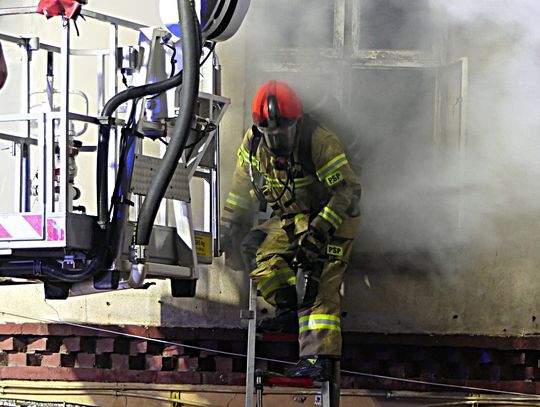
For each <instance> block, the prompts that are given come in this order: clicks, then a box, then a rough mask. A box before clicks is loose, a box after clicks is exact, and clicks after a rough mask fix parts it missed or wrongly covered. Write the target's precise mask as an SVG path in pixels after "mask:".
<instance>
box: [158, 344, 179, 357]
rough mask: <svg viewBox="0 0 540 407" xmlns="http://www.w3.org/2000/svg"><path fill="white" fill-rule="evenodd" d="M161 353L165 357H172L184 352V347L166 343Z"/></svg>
mask: <svg viewBox="0 0 540 407" xmlns="http://www.w3.org/2000/svg"><path fill="white" fill-rule="evenodd" d="M161 354H162V355H163V356H164V357H171V356H177V355H183V354H184V348H183V347H182V346H179V345H165V347H164V348H163V352H161Z"/></svg>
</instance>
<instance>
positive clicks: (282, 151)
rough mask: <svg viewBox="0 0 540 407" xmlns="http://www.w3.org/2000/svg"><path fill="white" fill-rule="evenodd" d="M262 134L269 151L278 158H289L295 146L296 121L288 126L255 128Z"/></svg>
mask: <svg viewBox="0 0 540 407" xmlns="http://www.w3.org/2000/svg"><path fill="white" fill-rule="evenodd" d="M257 128H258V129H259V131H260V132H261V133H262V134H263V137H264V142H265V143H266V146H267V147H268V148H269V149H270V151H271V152H272V153H273V154H274V155H276V156H278V157H289V156H290V155H291V154H292V153H293V151H294V147H295V145H296V130H297V121H294V123H292V124H289V125H288V126H278V127H262V126H259V127H257Z"/></svg>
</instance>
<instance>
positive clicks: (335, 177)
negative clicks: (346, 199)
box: [325, 171, 343, 187]
mask: <svg viewBox="0 0 540 407" xmlns="http://www.w3.org/2000/svg"><path fill="white" fill-rule="evenodd" d="M325 181H326V183H327V184H328V186H329V187H332V186H334V185H336V184H339V183H340V182H341V181H343V174H342V173H341V171H337V172H334V173H333V174H330V175H329V176H327V177H326V178H325Z"/></svg>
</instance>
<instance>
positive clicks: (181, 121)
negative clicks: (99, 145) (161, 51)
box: [134, 1, 201, 245]
mask: <svg viewBox="0 0 540 407" xmlns="http://www.w3.org/2000/svg"><path fill="white" fill-rule="evenodd" d="M179 11H180V21H181V22H185V23H183V24H181V27H182V36H181V41H182V65H183V72H184V80H183V84H182V88H181V89H180V111H179V113H178V118H177V119H176V124H175V126H174V129H173V133H172V135H171V140H170V141H169V145H168V147H167V151H166V152H165V155H164V156H163V160H162V161H161V165H160V166H159V169H158V170H157V172H156V175H155V176H154V179H153V180H152V183H151V184H150V187H149V188H148V192H147V195H146V198H145V200H144V202H143V204H142V206H141V210H140V212H139V218H138V220H137V229H136V233H135V236H134V237H135V239H134V240H135V241H134V243H135V244H138V245H147V244H148V242H149V241H150V235H151V233H152V226H153V224H154V220H155V218H156V215H157V212H158V210H159V205H160V203H161V200H162V199H163V196H164V195H165V191H166V189H167V186H168V185H169V182H170V181H171V179H172V177H173V175H174V172H175V170H176V167H177V165H178V160H180V157H181V156H182V152H183V150H184V147H185V145H186V142H187V140H188V134H189V130H190V129H191V124H192V122H193V118H194V114H195V106H196V102H197V96H198V93H199V59H200V56H201V46H200V44H201V39H200V37H199V35H200V31H199V29H198V21H197V18H196V16H195V10H194V9H193V5H192V4H191V2H190V1H181V2H179ZM188 21H189V24H188V23H187V22H188Z"/></svg>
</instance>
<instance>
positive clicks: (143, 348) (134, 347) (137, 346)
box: [129, 339, 148, 355]
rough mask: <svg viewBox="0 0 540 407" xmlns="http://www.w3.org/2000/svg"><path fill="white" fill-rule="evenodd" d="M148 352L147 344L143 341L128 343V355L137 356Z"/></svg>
mask: <svg viewBox="0 0 540 407" xmlns="http://www.w3.org/2000/svg"><path fill="white" fill-rule="evenodd" d="M146 352H148V342H147V341H146V340H144V339H138V340H136V341H131V342H130V343H129V354H130V355H137V354H139V353H146Z"/></svg>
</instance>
